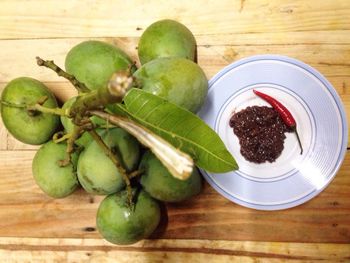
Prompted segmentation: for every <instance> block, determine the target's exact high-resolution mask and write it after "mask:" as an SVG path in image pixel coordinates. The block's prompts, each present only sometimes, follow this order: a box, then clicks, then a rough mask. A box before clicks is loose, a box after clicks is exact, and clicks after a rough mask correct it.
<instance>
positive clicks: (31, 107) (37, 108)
mask: <svg viewBox="0 0 350 263" xmlns="http://www.w3.org/2000/svg"><path fill="white" fill-rule="evenodd" d="M0 104H2V105H4V106H7V107H13V108H19V109H26V110H27V111H28V112H42V113H49V114H55V115H60V116H66V115H67V113H66V111H65V110H63V109H61V108H47V107H44V106H42V105H41V104H40V103H36V104H34V105H26V104H16V103H10V102H6V101H2V100H1V101H0Z"/></svg>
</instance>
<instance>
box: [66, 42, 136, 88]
mask: <svg viewBox="0 0 350 263" xmlns="http://www.w3.org/2000/svg"><path fill="white" fill-rule="evenodd" d="M131 64H132V61H131V59H130V58H129V57H128V55H126V54H125V53H124V51H122V50H121V49H119V48H118V47H116V46H113V45H110V44H108V43H105V42H101V41H85V42H82V43H80V44H78V45H76V46H75V47H73V48H72V49H71V50H70V51H69V52H68V54H67V56H66V61H65V67H66V70H67V72H68V73H70V74H72V75H74V76H75V77H76V78H77V79H78V80H79V81H80V82H83V83H84V84H85V85H86V86H87V87H88V88H89V89H90V90H95V89H98V88H100V87H104V86H106V85H107V82H108V81H109V79H110V78H111V76H112V75H113V73H114V72H117V71H120V70H126V69H128V67H129V66H130V65H131Z"/></svg>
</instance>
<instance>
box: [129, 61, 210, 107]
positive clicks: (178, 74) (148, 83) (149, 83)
mask: <svg viewBox="0 0 350 263" xmlns="http://www.w3.org/2000/svg"><path fill="white" fill-rule="evenodd" d="M134 76H135V77H136V79H138V80H139V81H140V82H141V85H142V89H143V90H145V91H148V92H150V93H152V94H154V95H158V96H160V97H162V98H164V99H166V100H168V101H170V102H172V103H175V104H177V105H178V106H180V107H184V108H185V109H187V110H190V111H192V112H197V111H198V110H199V109H200V107H201V106H202V105H203V104H204V101H205V99H206V96H207V93H208V81H207V78H206V76H205V74H204V72H203V70H202V69H201V68H200V67H199V66H198V65H197V64H196V63H194V62H192V61H190V60H188V59H184V58H174V57H173V58H158V59H155V60H152V61H151V62H148V63H146V64H145V65H143V66H142V67H141V68H139V69H138V70H137V71H136V72H135V73H134Z"/></svg>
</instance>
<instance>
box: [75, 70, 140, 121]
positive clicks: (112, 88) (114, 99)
mask: <svg viewBox="0 0 350 263" xmlns="http://www.w3.org/2000/svg"><path fill="white" fill-rule="evenodd" d="M133 81H134V79H133V77H132V76H130V72H128V71H120V72H117V73H115V74H113V76H112V77H111V79H110V80H109V82H108V85H107V86H105V87H101V88H99V89H97V90H93V91H90V92H89V93H86V94H84V95H82V96H80V97H78V99H77V100H76V101H75V102H74V104H73V105H72V107H71V109H70V113H69V115H70V116H73V122H74V123H75V124H76V125H80V122H81V120H82V119H83V117H84V116H86V115H87V111H89V110H96V109H103V108H104V107H105V106H106V105H108V104H112V103H118V102H121V101H122V100H123V98H124V96H125V94H126V92H127V91H128V90H129V89H130V88H131V87H132V86H133Z"/></svg>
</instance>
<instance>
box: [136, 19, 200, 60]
mask: <svg viewBox="0 0 350 263" xmlns="http://www.w3.org/2000/svg"><path fill="white" fill-rule="evenodd" d="M195 52H196V40H195V38H194V36H193V34H192V33H191V31H190V30H189V29H188V28H187V27H186V26H184V25H183V24H181V23H179V22H177V21H174V20H170V19H165V20H160V21H157V22H155V23H153V24H152V25H150V26H149V27H147V29H146V30H145V31H144V32H143V34H142V36H141V38H140V41H139V44H138V55H139V59H140V62H141V64H145V63H147V62H149V61H151V60H154V59H156V58H160V57H182V58H187V59H190V60H192V61H194V59H195Z"/></svg>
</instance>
